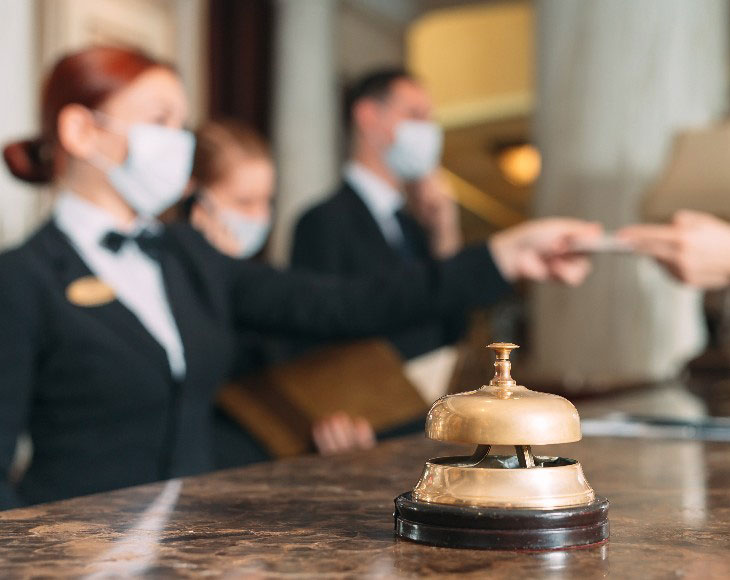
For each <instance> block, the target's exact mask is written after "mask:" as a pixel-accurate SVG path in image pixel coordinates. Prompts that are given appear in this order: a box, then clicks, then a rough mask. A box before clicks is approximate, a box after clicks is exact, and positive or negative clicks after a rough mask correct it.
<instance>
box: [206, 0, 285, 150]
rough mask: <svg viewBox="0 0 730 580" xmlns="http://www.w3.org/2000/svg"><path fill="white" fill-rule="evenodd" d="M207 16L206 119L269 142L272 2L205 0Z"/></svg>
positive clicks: (259, 0) (261, 0)
mask: <svg viewBox="0 0 730 580" xmlns="http://www.w3.org/2000/svg"><path fill="white" fill-rule="evenodd" d="M209 15H210V22H209V30H208V43H209V58H210V61H209V64H210V67H209V71H210V73H209V74H210V78H209V95H210V98H209V114H210V116H212V117H232V118H235V119H239V120H241V121H243V122H245V123H248V124H250V125H253V126H254V127H255V128H256V129H257V130H258V131H259V132H260V133H262V134H263V135H265V136H267V137H269V136H270V135H269V117H270V104H271V66H272V47H273V22H274V7H273V2H272V1H271V0H210V12H209Z"/></svg>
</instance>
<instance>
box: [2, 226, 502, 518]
mask: <svg viewBox="0 0 730 580" xmlns="http://www.w3.org/2000/svg"><path fill="white" fill-rule="evenodd" d="M163 244H164V249H163V254H162V257H161V265H162V269H163V275H164V280H165V285H166V289H167V293H168V298H169V300H170V304H171V309H172V312H173V315H174V317H175V319H176V321H177V325H178V328H179V330H180V334H181V337H182V342H183V345H184V348H185V354H186V361H187V375H186V377H185V379H184V381H182V382H177V381H175V380H174V379H173V377H172V375H171V373H170V370H169V366H168V361H167V357H166V354H165V351H164V349H163V348H162V346H161V345H160V344H159V343H158V342H157V341H155V340H154V339H153V338H152V336H151V335H150V334H149V333H148V332H147V331H146V329H145V328H144V326H143V325H142V324H141V323H140V322H139V321H138V319H137V318H136V317H135V316H134V315H133V314H132V313H131V312H130V311H129V310H128V309H127V308H125V307H124V306H123V305H122V304H121V303H120V302H119V301H117V300H113V301H111V302H109V303H107V304H104V305H99V306H93V307H88V306H78V305H76V304H73V303H71V302H70V301H69V300H68V299H67V297H66V294H65V291H66V289H67V287H68V286H69V284H70V283H71V282H73V281H74V280H77V279H78V278H80V277H83V276H89V275H91V272H90V270H89V268H88V267H87V266H86V265H85V263H84V262H83V261H82V260H81V258H80V256H79V255H78V253H77V252H76V251H75V250H74V249H73V247H72V246H71V244H70V242H69V241H68V239H67V238H66V237H65V236H64V235H63V234H62V233H61V232H60V231H59V230H58V228H57V227H56V226H55V225H54V224H53V223H52V222H51V223H48V224H47V225H45V226H44V227H43V228H42V229H41V230H40V231H39V232H37V233H36V234H35V235H34V236H33V237H32V238H31V239H30V240H29V241H27V242H26V243H25V244H24V245H22V246H21V247H19V248H17V249H15V250H11V251H9V252H5V253H3V254H0V321H1V323H0V469H2V472H3V475H5V474H7V473H8V470H9V467H10V464H11V461H12V457H13V450H14V448H15V443H16V439H17V437H18V435H19V434H20V433H22V432H24V431H28V432H29V433H30V435H31V438H32V440H33V444H34V456H33V460H32V463H31V465H30V468H29V469H28V471H27V472H26V474H25V476H24V478H23V479H22V481H20V483H19V484H18V485H17V486H13V485H11V484H10V483H8V482H7V480H6V478H3V481H2V483H0V502H1V503H2V506H3V507H10V506H14V505H19V504H22V503H37V502H42V501H50V500H56V499H60V498H65V497H71V496H76V495H81V494H86V493H92V492H99V491H104V490H109V489H113V488H118V487H123V486H129V485H135V484H140V483H145V482H150V481H155V480H158V479H163V478H168V477H173V476H181V475H187V474H193V473H198V472H202V471H205V470H207V469H209V468H210V465H211V463H210V456H211V453H210V451H211V450H210V415H211V408H212V405H211V398H212V396H213V394H214V392H215V390H216V389H217V387H218V386H219V385H220V384H221V382H222V380H223V379H224V377H225V376H226V375H227V373H228V372H229V369H230V368H231V367H232V365H233V363H234V361H235V355H236V353H235V347H234V344H235V337H236V336H237V335H238V334H239V333H240V332H241V331H244V330H251V331H258V332H265V333H270V334H271V333H274V334H276V333H278V334H287V335H291V334H294V335H298V336H318V337H355V336H363V335H371V334H379V333H383V332H388V331H392V330H394V329H396V328H398V327H402V326H404V325H407V324H409V323H412V322H413V321H415V320H419V319H422V318H424V317H427V316H429V314H430V313H431V312H432V311H438V312H449V311H451V310H453V309H457V308H461V307H462V305H463V304H482V303H485V302H487V303H488V302H491V301H493V300H496V299H497V298H498V297H499V296H500V295H501V294H502V293H504V292H505V291H507V289H508V288H509V286H508V285H507V283H506V282H505V281H504V280H503V279H502V278H501V277H500V275H499V273H498V271H497V269H496V268H495V266H494V263H493V262H492V260H491V256H490V255H489V252H488V250H487V249H486V247H478V248H472V249H469V250H466V251H464V252H462V254H460V255H459V256H457V257H456V258H455V259H452V260H450V261H448V262H444V263H442V264H430V265H428V266H424V265H416V266H411V267H407V268H405V267H404V268H402V269H401V270H400V271H396V272H391V273H390V275H389V276H388V277H387V278H378V277H371V278H369V279H358V280H350V281H344V280H341V279H338V278H336V277H316V276H311V275H301V274H296V273H283V272H279V271H277V270H274V269H272V268H270V267H267V266H265V265H262V264H256V263H254V262H251V261H248V260H234V259H230V258H227V257H226V256H223V255H221V254H219V253H218V252H216V251H215V250H214V249H213V248H212V247H211V246H209V245H208V243H207V242H206V241H205V240H204V239H203V238H202V236H201V235H200V234H198V233H197V232H196V231H195V230H193V229H192V228H191V227H189V226H188V225H184V224H177V225H174V226H170V227H168V228H167V229H166V230H165V233H164V235H163Z"/></svg>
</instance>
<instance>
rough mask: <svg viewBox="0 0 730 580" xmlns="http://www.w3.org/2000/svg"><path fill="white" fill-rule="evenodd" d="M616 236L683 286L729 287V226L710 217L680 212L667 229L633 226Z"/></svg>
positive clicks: (684, 211) (646, 225) (664, 227)
mask: <svg viewBox="0 0 730 580" xmlns="http://www.w3.org/2000/svg"><path fill="white" fill-rule="evenodd" d="M617 235H618V237H619V238H621V239H623V240H625V241H627V242H628V243H629V244H631V246H632V247H633V248H634V249H635V250H636V251H637V252H641V253H642V254H646V255H647V256H651V257H652V258H654V259H656V260H657V261H658V262H659V263H660V264H662V265H663V266H664V267H665V268H666V269H667V270H668V271H669V272H670V273H671V274H673V275H674V276H675V277H676V278H677V279H678V280H680V281H682V282H685V283H686V284H690V285H692V286H697V287H700V288H707V289H710V288H723V287H725V286H727V285H728V284H730V224H728V223H727V222H725V221H723V220H721V219H718V218H716V217H714V216H712V215H710V214H707V213H702V212H697V211H689V210H681V211H678V212H677V213H676V214H674V218H673V220H672V223H671V224H669V225H651V224H644V225H634V226H629V227H627V228H624V229H622V230H621V231H619V232H618V234H617Z"/></svg>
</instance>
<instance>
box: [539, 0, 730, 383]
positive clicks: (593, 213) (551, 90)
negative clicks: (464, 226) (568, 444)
mask: <svg viewBox="0 0 730 580" xmlns="http://www.w3.org/2000/svg"><path fill="white" fill-rule="evenodd" d="M537 5H538V37H539V38H538V43H537V47H538V52H537V60H538V67H537V68H538V71H539V79H538V101H539V102H538V107H537V118H536V135H537V139H538V143H539V145H540V147H541V149H542V151H543V153H544V172H543V175H542V177H541V183H540V185H539V188H538V192H537V205H536V210H537V214H538V215H561V214H563V215H573V216H577V217H582V218H587V219H592V220H598V221H601V222H602V223H603V224H604V225H605V226H606V228H608V229H615V228H618V227H621V226H623V225H625V224H629V223H632V222H635V221H638V220H640V219H641V215H640V209H639V208H640V204H641V200H642V196H643V195H644V192H645V191H646V190H647V188H648V187H649V186H650V185H651V183H652V180H654V179H656V178H657V176H658V174H659V172H660V171H661V169H662V167H663V164H664V163H665V162H666V160H667V157H668V152H669V147H670V145H671V142H672V138H673V136H674V135H675V133H676V132H677V131H678V130H680V129H682V128H686V127H690V126H701V125H704V124H707V123H709V122H711V121H713V120H715V119H717V118H719V117H720V116H721V115H722V114H723V113H724V112H725V110H726V109H727V92H726V81H727V67H728V58H727V42H726V39H727V23H728V9H727V3H726V2H725V1H724V0H662V1H661V2H657V1H656V0H561V1H560V2H557V1H554V0H538V4H537ZM594 263H595V271H594V273H593V274H592V276H591V278H590V279H589V280H588V282H587V283H586V284H585V285H584V286H583V287H581V288H579V289H567V288H561V287H556V286H550V285H545V286H541V287H539V288H535V291H534V294H533V296H532V299H531V316H530V320H531V328H530V330H531V344H532V347H533V349H532V351H533V355H534V356H533V357H532V361H531V362H532V365H533V371H534V372H535V373H536V378H537V377H539V378H540V380H541V381H543V382H544V383H554V382H558V383H561V384H563V385H564V386H566V387H568V388H571V387H572V388H573V389H574V390H580V389H582V388H597V387H598V388H600V386H601V385H612V384H630V383H638V382H645V381H656V380H661V379H665V378H669V377H672V376H674V375H676V373H677V372H678V371H679V369H681V368H682V366H683V365H684V364H685V362H686V361H687V360H688V359H689V358H690V357H692V356H693V355H694V354H695V353H697V352H698V351H699V350H700V349H701V347H702V345H703V340H704V330H703V324H702V314H701V296H700V294H699V293H698V292H696V291H694V290H691V289H689V288H687V287H681V286H680V285H678V284H677V283H675V282H673V281H672V280H670V279H669V277H668V276H667V275H666V274H665V273H664V272H663V271H662V270H661V269H660V268H659V267H658V266H656V265H655V264H654V263H652V262H651V261H649V260H647V259H642V258H637V257H633V256H599V257H597V258H596V259H595V261H594Z"/></svg>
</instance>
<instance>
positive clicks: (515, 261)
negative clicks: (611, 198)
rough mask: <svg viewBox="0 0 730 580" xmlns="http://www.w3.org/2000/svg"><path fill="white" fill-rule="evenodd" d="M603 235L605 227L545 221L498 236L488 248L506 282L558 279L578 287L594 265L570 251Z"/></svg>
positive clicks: (509, 229) (521, 225) (504, 232)
mask: <svg viewBox="0 0 730 580" xmlns="http://www.w3.org/2000/svg"><path fill="white" fill-rule="evenodd" d="M602 232H603V228H602V226H601V225H600V224H596V223H593V222H586V221H583V220H578V219H573V218H557V217H556V218H544V219H537V220H531V221H527V222H524V223H522V224H520V225H517V226H514V227H511V228H508V229H506V230H503V231H501V232H499V233H497V234H495V235H494V236H492V238H491V239H490V240H489V248H490V250H491V252H492V256H493V257H494V261H495V262H496V263H497V267H498V268H499V269H500V271H501V272H502V275H503V276H504V277H505V278H506V279H507V280H511V281H516V280H520V279H525V280H536V281H544V280H557V281H559V282H563V283H565V284H569V285H571V286H577V285H579V284H581V283H582V282H583V280H585V278H586V276H588V274H589V273H590V270H591V263H590V260H589V259H588V258H587V257H585V256H584V255H580V254H576V253H574V252H571V247H572V246H573V245H574V244H575V243H576V242H579V241H581V240H585V239H592V238H596V237H599V236H600V235H601V234H602Z"/></svg>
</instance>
